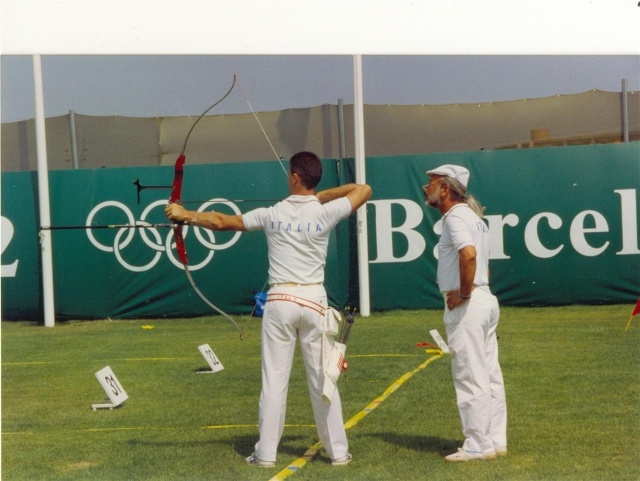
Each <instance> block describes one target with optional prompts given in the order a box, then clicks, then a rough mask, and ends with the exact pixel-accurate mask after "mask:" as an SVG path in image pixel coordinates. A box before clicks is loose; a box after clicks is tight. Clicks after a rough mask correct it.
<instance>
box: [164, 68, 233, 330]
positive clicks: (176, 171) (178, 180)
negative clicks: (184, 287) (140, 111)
mask: <svg viewBox="0 0 640 481" xmlns="http://www.w3.org/2000/svg"><path fill="white" fill-rule="evenodd" d="M235 85H236V76H235V75H234V76H233V83H232V84H231V88H230V89H229V90H228V91H227V93H226V94H224V96H223V97H222V98H221V99H220V100H218V101H216V102H215V103H214V104H213V105H211V106H210V107H208V108H207V110H205V111H204V112H202V114H200V116H199V117H198V118H197V119H196V121H195V122H194V123H193V125H192V126H191V129H189V132H188V133H187V136H186V138H185V140H184V144H183V145H182V150H181V151H180V155H179V156H178V158H177V159H176V163H175V165H174V168H173V183H172V185H171V197H170V198H169V203H170V204H175V203H179V204H181V203H182V177H183V174H184V163H185V160H186V156H185V150H186V148H187V142H188V141H189V136H190V135H191V132H193V129H194V127H195V126H196V124H197V123H198V122H199V121H200V119H202V117H204V116H205V114H206V113H207V112H209V111H210V110H211V109H212V108H214V107H215V106H216V105H218V104H219V103H220V102H222V101H223V100H224V99H226V98H227V97H228V96H229V94H230V93H231V91H232V90H233V87H235ZM173 224H174V229H173V235H174V239H175V241H176V251H177V252H178V257H179V258H180V262H182V265H183V266H184V272H185V274H186V275H187V279H188V280H189V283H190V284H191V287H193V290H194V291H196V293H197V294H198V295H199V296H200V298H201V299H202V300H203V301H204V302H205V303H206V304H207V305H208V306H209V307H211V308H212V309H213V310H214V311H216V312H218V313H219V314H221V315H223V316H224V317H226V318H227V319H228V320H229V321H231V323H233V325H234V326H236V328H237V329H238V331H239V332H240V339H242V329H240V326H238V323H237V322H236V321H234V320H233V318H232V317H231V316H229V314H227V313H226V312H224V311H223V310H222V309H220V308H219V307H218V306H216V305H215V304H213V303H212V302H211V301H210V300H209V299H207V298H206V296H205V295H204V294H203V293H202V291H201V290H200V289H199V288H198V286H197V285H196V283H195V281H194V280H193V277H192V276H191V272H189V258H188V256H187V248H186V246H185V243H184V236H183V234H182V225H183V222H177V221H174V222H173Z"/></svg>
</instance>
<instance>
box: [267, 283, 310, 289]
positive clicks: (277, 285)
mask: <svg viewBox="0 0 640 481" xmlns="http://www.w3.org/2000/svg"><path fill="white" fill-rule="evenodd" d="M314 286H322V282H316V283H314V284H298V283H297V282H281V283H278V284H271V285H270V286H269V287H271V288H274V287H314Z"/></svg>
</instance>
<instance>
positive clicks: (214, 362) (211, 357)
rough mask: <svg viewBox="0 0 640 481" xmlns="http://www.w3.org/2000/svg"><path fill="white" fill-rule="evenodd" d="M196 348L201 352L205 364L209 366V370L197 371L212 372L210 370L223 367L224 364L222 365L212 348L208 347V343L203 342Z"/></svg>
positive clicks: (218, 369)
mask: <svg viewBox="0 0 640 481" xmlns="http://www.w3.org/2000/svg"><path fill="white" fill-rule="evenodd" d="M198 350H199V351H200V353H201V354H202V357H204V358H205V360H206V361H207V364H209V367H211V371H199V372H208V373H212V372H218V371H222V370H223V369H224V366H223V365H222V363H221V362H220V360H219V359H218V357H217V356H216V355H215V353H214V352H213V349H211V347H209V344H203V345H202V346H198Z"/></svg>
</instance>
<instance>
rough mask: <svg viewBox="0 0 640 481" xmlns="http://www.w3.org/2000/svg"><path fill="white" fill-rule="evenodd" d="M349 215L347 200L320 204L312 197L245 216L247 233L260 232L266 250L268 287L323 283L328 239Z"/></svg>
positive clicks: (292, 198) (288, 200)
mask: <svg viewBox="0 0 640 481" xmlns="http://www.w3.org/2000/svg"><path fill="white" fill-rule="evenodd" d="M350 214H351V202H350V201H349V199H347V198H346V197H341V198H339V199H335V200H333V201H331V202H327V203H326V204H324V205H323V204H320V201H319V200H318V198H317V197H316V196H314V195H291V196H289V197H287V198H286V199H285V200H283V201H281V202H278V203H277V204H275V205H274V206H272V207H268V208H265V207H262V208H259V209H254V210H252V211H249V212H247V213H246V214H244V215H243V216H242V222H243V224H244V227H245V229H247V230H248V231H256V230H263V231H264V232H265V234H266V236H267V245H268V247H269V284H271V285H273V284H284V283H289V282H294V283H296V284H316V283H322V282H324V267H325V264H326V259H327V246H328V245H329V236H330V234H331V231H332V230H333V228H334V227H335V226H336V224H337V223H338V222H340V221H341V220H342V219H345V218H347V217H349V215H350Z"/></svg>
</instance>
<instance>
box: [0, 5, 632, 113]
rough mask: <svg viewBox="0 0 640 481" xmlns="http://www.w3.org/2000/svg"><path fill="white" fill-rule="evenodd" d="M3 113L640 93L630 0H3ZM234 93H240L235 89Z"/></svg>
mask: <svg viewBox="0 0 640 481" xmlns="http://www.w3.org/2000/svg"><path fill="white" fill-rule="evenodd" d="M0 14H1V15H0V27H1V29H0V53H1V54H2V57H1V61H0V90H1V98H0V102H1V103H0V119H1V120H2V122H13V121H19V120H24V119H28V118H33V117H34V115H35V106H34V82H33V67H32V57H31V55H32V54H38V55H41V59H42V69H43V83H44V98H45V116H46V117H55V116H61V115H66V114H68V112H69V111H70V110H73V111H74V112H76V113H77V114H84V115H99V116H111V115H119V116H128V117H156V116H184V115H199V114H200V113H201V112H202V111H203V110H204V109H205V108H206V107H208V106H209V105H210V104H211V103H212V102H213V101H214V100H216V99H217V98H220V97H221V96H222V95H223V94H224V93H225V92H226V91H227V90H228V88H229V87H230V85H231V83H232V80H233V76H234V75H237V76H238V82H239V85H240V87H241V88H242V91H244V93H245V94H246V97H247V98H248V101H249V103H250V105H249V104H248V103H247V100H245V98H244V97H243V96H242V95H241V93H239V92H238V91H234V92H233V95H230V96H229V97H228V98H227V99H225V101H224V102H223V103H221V104H220V105H219V106H217V107H216V109H215V110H213V111H212V112H211V114H212V115H213V114H234V113H247V112H250V111H251V109H254V110H255V111H257V112H260V111H273V110H284V109H295V108H305V107H311V106H317V105H323V104H336V103H337V102H338V99H343V100H344V102H345V103H347V104H349V103H352V102H353V95H354V94H353V90H354V88H353V55H352V54H354V53H358V54H362V59H363V60H362V65H363V97H364V102H365V103H366V104H452V103H482V102H489V101H505V100H518V99H523V98H541V97H549V96H553V95H564V94H575V93H581V92H586V91H589V90H592V89H597V90H605V91H620V90H621V88H622V87H621V85H622V80H623V79H626V80H627V86H628V90H629V91H639V90H640V35H637V25H639V24H640V7H639V6H638V5H637V1H636V0H633V1H631V0H563V1H562V2H558V1H557V0H537V1H536V2H534V3H531V2H524V1H521V0H484V1H483V2H478V1H477V0H450V1H447V2H434V1H433V0H429V1H426V0H411V1H404V0H395V1H393V2H391V1H383V0H379V1H375V2H374V1H367V0H363V1H352V0H340V1H330V0H323V1H320V0H317V1H316V0H295V1H286V0H282V1H271V0H233V1H224V0H210V1H208V2H203V1H199V0H181V1H179V2H176V1H171V0H168V1H162V2H158V1H152V0H146V1H141V0H128V1H126V2H121V1H110V2H106V1H101V0H84V1H73V0H68V1H65V2H59V1H56V0H49V1H47V2H34V1H32V0H19V1H9V0H0ZM236 90H238V89H236Z"/></svg>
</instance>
